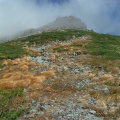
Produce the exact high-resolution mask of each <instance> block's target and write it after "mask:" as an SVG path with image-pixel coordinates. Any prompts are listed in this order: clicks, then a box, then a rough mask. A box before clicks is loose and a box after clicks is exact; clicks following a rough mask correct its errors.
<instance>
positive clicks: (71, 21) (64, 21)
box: [39, 16, 87, 31]
mask: <svg viewBox="0 0 120 120" xmlns="http://www.w3.org/2000/svg"><path fill="white" fill-rule="evenodd" d="M63 29H79V30H87V27H86V25H85V24H84V23H82V22H81V20H80V19H79V18H76V17H74V16H68V17H58V18H56V20H55V21H54V22H52V23H49V24H47V25H45V26H43V27H41V28H39V30H42V31H46V30H63Z"/></svg>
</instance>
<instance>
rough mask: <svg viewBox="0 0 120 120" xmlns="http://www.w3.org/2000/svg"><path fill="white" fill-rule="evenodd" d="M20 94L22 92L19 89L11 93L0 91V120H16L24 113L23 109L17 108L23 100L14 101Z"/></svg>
mask: <svg viewBox="0 0 120 120" xmlns="http://www.w3.org/2000/svg"><path fill="white" fill-rule="evenodd" d="M22 93H23V90H22V89H20V88H18V89H15V90H11V91H8V90H0V120H16V119H17V118H18V117H19V116H20V115H21V114H22V113H23V112H25V109H20V108H18V105H20V104H19V103H21V104H22V102H23V100H20V99H18V100H16V98H18V97H21V96H22Z"/></svg>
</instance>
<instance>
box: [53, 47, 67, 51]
mask: <svg viewBox="0 0 120 120" xmlns="http://www.w3.org/2000/svg"><path fill="white" fill-rule="evenodd" d="M53 50H54V51H57V52H63V51H68V49H67V48H65V47H64V46H60V47H57V48H54V49H53Z"/></svg>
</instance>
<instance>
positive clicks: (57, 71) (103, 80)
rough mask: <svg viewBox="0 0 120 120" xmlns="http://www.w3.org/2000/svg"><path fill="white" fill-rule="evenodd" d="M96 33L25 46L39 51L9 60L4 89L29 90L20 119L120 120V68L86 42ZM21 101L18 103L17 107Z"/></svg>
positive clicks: (4, 70) (0, 82) (0, 75)
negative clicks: (97, 58)
mask: <svg viewBox="0 0 120 120" xmlns="http://www.w3.org/2000/svg"><path fill="white" fill-rule="evenodd" d="M91 39H92V37H91V36H90V35H84V36H81V37H75V36H73V37H72V38H71V39H68V40H66V41H59V40H56V41H55V42H48V43H46V44H43V45H41V46H39V45H33V46H32V47H29V46H27V44H28V43H26V45H25V46H24V49H26V50H28V51H34V52H35V53H36V54H37V56H30V55H28V56H25V57H22V58H17V59H14V60H11V59H7V60H4V61H3V63H2V65H3V66H4V67H3V68H2V69H1V72H0V78H1V80H0V88H2V89H14V88H17V87H21V88H23V89H24V97H23V98H24V99H25V101H26V102H25V104H24V105H18V106H19V108H22V107H24V108H26V109H27V110H26V111H25V112H24V114H22V115H21V116H20V117H19V118H17V119H19V120H120V114H119V112H120V94H119V89H120V87H119V85H120V69H119V67H114V68H113V67H112V66H108V67H107V68H105V67H104V65H103V64H102V63H101V64H99V65H98V66H96V65H93V56H92V55H90V54H88V53H87V50H86V48H85V46H86V45H87V44H91ZM18 106H17V107H18Z"/></svg>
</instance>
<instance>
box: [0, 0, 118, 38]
mask: <svg viewBox="0 0 120 120" xmlns="http://www.w3.org/2000/svg"><path fill="white" fill-rule="evenodd" d="M62 1H64V0H62ZM119 9H120V8H119V1H118V0H114V1H113V0H89V1H88V0H65V1H64V2H61V3H60V2H58V3H56V2H54V0H53V1H51V0H45V1H42V0H34V1H33V0H10V1H8V0H0V38H10V37H13V36H15V35H16V34H18V33H19V32H21V31H24V30H27V29H35V28H39V27H42V26H44V25H46V24H48V23H50V22H53V21H54V20H55V19H56V18H57V17H58V16H61V17H65V16H71V15H72V16H75V17H77V18H80V19H81V20H82V22H84V24H85V25H86V26H87V28H88V29H93V30H94V31H96V32H100V33H111V34H115V35H120V27H119V25H120V23H119V18H120V13H119V12H118V11H119Z"/></svg>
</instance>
